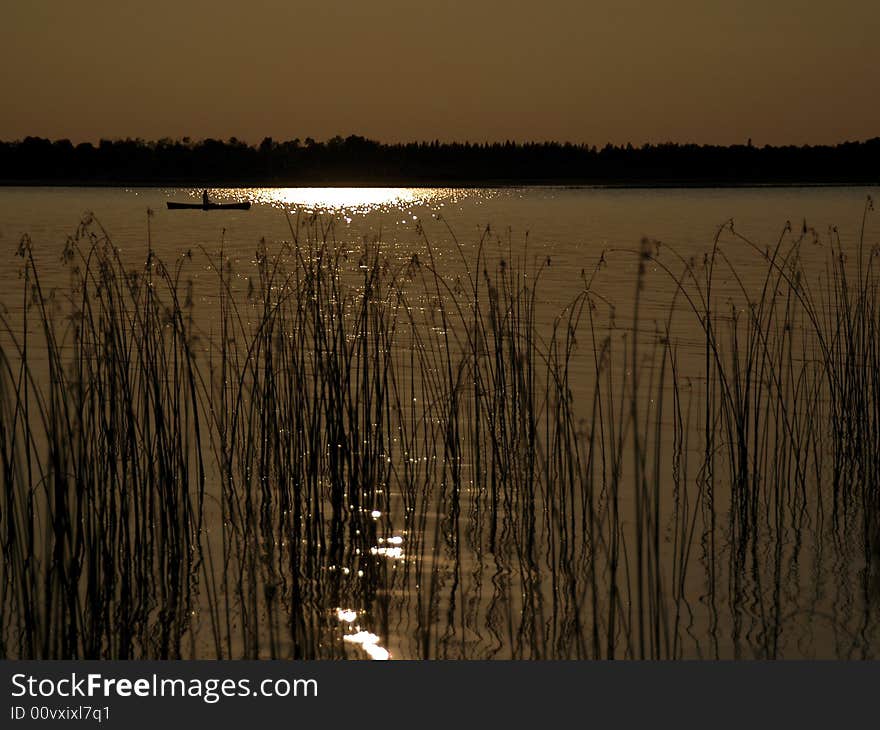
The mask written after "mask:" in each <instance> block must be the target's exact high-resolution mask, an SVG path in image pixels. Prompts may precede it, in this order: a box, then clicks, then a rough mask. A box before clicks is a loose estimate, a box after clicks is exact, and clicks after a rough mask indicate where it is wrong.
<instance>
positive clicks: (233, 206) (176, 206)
mask: <svg viewBox="0 0 880 730" xmlns="http://www.w3.org/2000/svg"><path fill="white" fill-rule="evenodd" d="M250 209H251V204H250V202H249V201H248V202H244V203H172V202H171V201H170V200H169V201H168V210H250Z"/></svg>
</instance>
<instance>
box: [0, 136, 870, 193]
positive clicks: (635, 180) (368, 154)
mask: <svg viewBox="0 0 880 730" xmlns="http://www.w3.org/2000/svg"><path fill="white" fill-rule="evenodd" d="M878 181H880V137H878V138H874V139H870V140H867V141H864V142H845V143H842V144H839V145H836V146H804V147H795V146H783V147H771V146H763V147H757V146H753V145H752V144H751V140H749V143H748V144H744V145H733V146H729V147H722V146H711V145H695V144H672V143H668V144H646V145H643V146H640V147H634V146H632V145H625V146H613V145H610V144H609V145H605V146H604V147H596V146H590V145H585V144H580V145H576V144H563V143H557V142H537V143H526V144H519V143H514V142H500V143H477V144H474V143H467V142H465V143H442V142H436V141H435V142H416V143H407V144H383V143H380V142H376V141H373V140H369V139H365V138H364V137H359V136H354V135H353V136H350V137H346V138H343V137H334V138H332V139H330V140H327V141H325V142H317V141H315V140H313V139H306V140H304V141H301V140H299V139H294V140H290V141H286V142H278V141H275V140H273V139H271V138H268V137H267V138H266V139H264V140H263V141H262V142H261V143H260V144H259V145H256V146H253V145H248V144H245V143H244V142H241V141H239V140H237V139H235V138H231V139H228V140H225V141H223V140H216V139H204V140H199V141H193V140H190V139H188V138H183V139H181V140H171V139H161V140H158V141H155V142H148V141H144V140H141V139H124V140H101V142H100V143H99V144H97V145H93V144H91V143H89V142H84V143H82V144H76V145H75V144H72V143H71V142H70V141H69V140H66V139H62V140H56V141H52V140H47V139H42V138H38V137H27V138H25V139H23V140H20V141H14V142H0V183H5V184H38V183H39V184H96V185H102V184H107V185H112V184H132V185H135V184H145V185H149V184H192V185H215V186H216V185H270V184H271V185H301V184H309V185H314V184H352V185H359V184H364V185H365V184H380V185H382V184H384V185H389V184H440V185H443V184H445V185H462V184H464V185H467V184H473V185H479V184H526V183H534V184H542V183H543V184H605V185H744V184H794V183H836V184H844V183H858V184H873V183H877V182H878Z"/></svg>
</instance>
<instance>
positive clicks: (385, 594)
mask: <svg viewBox="0 0 880 730" xmlns="http://www.w3.org/2000/svg"><path fill="white" fill-rule="evenodd" d="M870 208H872V204H871V202H870V200H869V201H868V204H867V205H866V209H865V216H866V217H867V216H868V215H869V209H870ZM864 230H865V226H864V222H863V224H862V235H861V238H860V240H859V243H858V249H857V250H856V251H845V250H844V247H843V246H842V244H841V243H840V240H839V237H837V236H836V235H835V232H833V231H832V232H830V234H829V236H828V237H827V239H823V238H822V237H820V236H819V235H818V234H817V233H816V232H815V231H812V230H811V229H808V228H807V226H806V225H804V226H803V229H802V230H801V231H799V232H793V231H792V227H791V226H787V227H786V230H785V231H784V232H783V235H782V236H780V238H779V239H778V241H777V242H776V244H775V245H774V246H772V247H769V248H765V247H761V246H759V245H757V244H754V243H752V242H751V241H749V240H748V239H746V238H745V237H743V236H741V235H740V234H739V233H738V232H737V231H736V229H735V227H734V225H733V223H732V222H729V223H727V224H726V225H725V226H724V227H722V228H721V229H720V230H719V232H718V236H717V237H716V239H715V241H714V242H713V244H712V245H711V247H710V248H709V249H708V250H707V251H706V255H705V257H704V258H703V260H702V261H695V260H693V259H686V258H684V257H682V256H679V255H678V254H677V253H676V251H675V250H674V249H672V248H671V247H669V246H666V245H662V246H661V245H658V244H656V243H655V242H651V241H644V242H642V245H641V247H637V248H634V249H633V250H627V251H623V250H608V251H606V252H604V253H603V254H602V256H601V257H600V259H599V261H598V263H597V264H596V265H595V266H594V267H593V268H591V269H590V270H588V271H584V272H583V273H582V279H581V285H580V286H579V290H578V292H576V294H575V295H574V296H572V298H571V301H570V302H568V304H567V305H565V306H564V307H562V308H561V310H560V311H556V312H549V313H548V312H547V311H546V307H545V306H544V305H543V304H542V298H541V297H542V291H543V290H542V287H546V286H547V284H546V277H547V271H548V268H549V267H551V266H552V262H551V260H550V259H548V258H546V257H541V256H534V255H531V257H530V254H529V253H528V250H527V249H524V248H521V247H515V246H513V244H508V251H507V253H506V254H504V255H496V254H495V253H491V254H490V250H493V245H492V241H493V238H492V236H493V234H492V232H491V231H490V230H489V229H487V230H486V232H485V233H484V236H483V238H482V239H481V240H480V241H479V242H478V243H477V244H476V245H475V246H473V247H472V248H466V247H464V246H461V245H457V246H456V248H455V249H454V250H453V251H452V252H451V253H452V255H453V256H458V257H459V260H458V261H457V262H456V266H455V273H454V274H453V273H450V271H451V269H450V268H449V265H448V262H447V261H443V262H442V264H441V262H440V257H439V256H438V252H437V250H436V247H435V246H434V245H432V242H431V240H430V239H429V237H428V236H427V235H426V234H425V232H424V231H423V230H422V229H421V228H419V229H418V231H419V235H420V240H419V241H417V242H415V243H414V248H417V249H418V253H417V254H413V256H412V258H410V259H408V260H402V261H401V260H398V259H394V258H392V257H389V256H388V254H387V253H386V252H385V251H384V250H383V246H382V245H381V243H380V241H379V240H373V241H364V243H363V246H362V248H361V250H360V251H355V252H352V251H350V250H347V249H346V247H344V246H342V245H340V244H339V243H337V242H336V239H335V236H334V227H333V223H332V221H330V220H327V219H324V218H321V217H319V216H307V217H303V218H297V219H291V220H290V232H291V238H290V240H289V241H286V242H282V243H280V244H278V245H277V246H276V250H273V251H270V250H269V246H268V245H267V244H266V243H265V242H261V243H260V245H259V247H258V249H257V251H256V253H255V255H254V258H253V262H252V263H251V264H250V265H249V266H248V267H246V270H244V271H240V270H237V269H236V267H235V266H234V265H233V262H232V259H231V257H230V256H229V254H228V252H227V251H225V250H224V247H223V246H222V245H221V246H220V250H219V251H216V252H208V251H206V250H199V251H196V252H194V253H190V252H187V253H186V254H185V255H182V256H181V257H180V258H179V259H177V260H176V261H173V262H163V261H161V260H160V259H159V258H158V257H157V256H156V255H155V253H154V251H153V248H152V245H151V243H150V241H149V235H148V253H147V256H146V259H145V261H144V262H143V264H142V265H141V266H139V267H137V268H135V269H132V268H131V267H130V266H129V264H128V263H127V262H125V261H123V257H122V255H121V254H120V252H119V251H118V250H117V249H116V248H115V247H114V245H113V243H112V242H111V240H110V238H109V236H108V235H107V234H106V232H105V231H103V229H102V228H101V227H100V225H99V224H98V223H97V222H96V221H95V220H94V219H92V218H91V217H89V218H87V219H86V220H85V221H84V222H83V223H82V225H81V226H80V227H79V229H78V230H77V232H76V234H75V235H73V236H72V237H71V238H70V240H69V241H68V243H67V245H66V247H65V249H64V253H63V259H64V262H65V265H66V266H67V268H68V269H69V273H70V281H71V283H70V286H69V288H67V289H66V290H64V291H52V292H50V291H47V290H46V289H45V288H44V286H43V284H42V282H41V278H40V267H39V266H38V265H37V263H36V258H35V255H34V251H33V247H32V245H31V242H30V240H29V239H28V238H24V239H23V240H22V242H21V246H20V248H19V252H18V253H19V256H20V257H21V271H22V278H21V283H22V286H21V291H20V307H16V308H15V309H14V310H10V311H5V312H3V313H2V318H0V344H2V348H0V469H2V476H0V544H2V561H0V581H2V586H3V591H2V595H0V656H3V657H7V658H117V659H130V658H181V657H182V658H196V657H198V658H238V657H247V658H262V657H267V658H335V657H340V658H341V657H345V656H357V655H358V654H357V653H356V652H357V649H356V648H354V647H353V646H352V645H351V644H350V643H349V642H346V641H344V640H343V639H344V637H345V636H346V635H350V634H351V632H352V631H354V629H355V628H357V629H360V630H364V631H370V632H374V633H375V634H377V635H378V636H379V637H381V640H382V641H383V642H386V643H387V644H388V646H389V647H390V650H391V653H392V656H395V657H398V656H400V657H412V658H492V657H507V658H523V659H525V658H535V659H569V658H570V659H575V658H577V659H599V658H602V659H605V658H607V659H611V658H626V659H643V658H664V659H665V658H669V659H679V658H781V657H801V656H806V657H875V656H877V655H878V653H880V651H878V649H880V642H878V632H877V629H878V622H877V611H876V610H875V607H876V605H877V587H878V585H877V576H878V575H880V521H878V504H877V503H878V485H880V350H878V348H880V344H878V343H880V299H878V285H880V276H878V270H877V263H876V259H877V254H878V248H877V247H876V246H873V247H872V246H869V245H868V244H867V243H866V242H865V241H864V237H865V236H864ZM816 246H819V247H821V251H822V257H823V259H824V264H825V266H824V269H823V268H820V269H816V268H810V267H808V266H807V265H805V264H804V262H803V259H804V255H805V251H806V249H807V248H810V250H811V251H812V250H813V249H815V248H816ZM515 249H517V250H518V251H519V253H514V250H515ZM733 251H736V253H737V256H739V255H742V254H743V252H749V255H750V256H751V257H752V259H753V261H757V262H758V263H759V265H760V267H761V268H760V270H761V271H762V272H763V273H762V275H761V277H760V279H759V280H758V285H757V286H755V282H754V281H752V280H749V281H746V280H745V279H744V278H743V277H742V276H740V275H739V273H738V270H737V267H736V266H735V265H734V263H733V259H734V258H735V257H734V256H733V255H732V253H731V252H733ZM446 254H447V259H448V257H449V252H448V251H447V252H446ZM196 261H197V262H198V263H194V262H196ZM618 265H627V266H632V267H633V271H634V277H633V280H632V292H631V301H630V302H628V304H627V306H628V307H629V306H631V307H632V312H631V314H630V313H629V312H628V313H627V316H626V318H625V321H620V318H619V317H618V316H617V315H616V313H615V312H614V311H613V309H614V308H613V307H612V305H613V304H614V303H613V302H611V301H610V300H609V298H608V296H607V295H603V294H601V293H600V289H601V287H600V286H599V282H601V280H602V277H603V276H604V275H605V274H606V271H607V269H606V267H612V266H618ZM206 267H207V268H209V269H210V272H211V273H210V274H209V276H210V277H213V278H212V279H211V282H212V283H211V285H210V286H208V285H205V284H204V275H203V276H202V277H200V278H199V281H198V282H197V283H196V284H194V282H193V273H192V272H193V270H194V269H196V268H198V269H201V270H202V271H204V269H205V268H206ZM658 276H659V277H661V278H662V279H663V280H664V281H665V282H666V284H667V285H668V286H669V289H668V291H669V292H670V295H669V296H670V299H669V302H668V309H667V314H666V317H665V320H664V321H661V322H653V323H651V324H648V322H647V321H646V320H645V318H644V316H643V314H642V311H643V307H644V298H645V297H646V296H648V295H649V294H651V289H650V285H649V283H648V282H649V280H650V281H654V280H655V279H656V277H658ZM651 277H653V278H651ZM722 282H726V283H722ZM199 287H201V288H199ZM722 289H723V293H721V291H722ZM196 300H198V301H199V304H196V303H195V302H196ZM392 537H393V540H392V539H391V538H392ZM392 544H394V545H402V547H401V548H399V549H396V550H391V549H389V546H390V545H392ZM343 609H345V610H352V611H353V615H355V616H356V617H357V618H356V620H355V621H348V620H346V621H342V620H341V619H340V618H339V617H340V616H342V615H343Z"/></svg>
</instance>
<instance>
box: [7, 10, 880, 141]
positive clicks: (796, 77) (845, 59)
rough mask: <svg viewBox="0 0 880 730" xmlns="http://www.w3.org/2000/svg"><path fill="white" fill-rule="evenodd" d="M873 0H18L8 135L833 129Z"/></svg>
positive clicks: (870, 112) (877, 38) (873, 81)
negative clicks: (211, 0)
mask: <svg viewBox="0 0 880 730" xmlns="http://www.w3.org/2000/svg"><path fill="white" fill-rule="evenodd" d="M878 77H880V3H878V2H877V1H876V0H870V1H869V0H843V2H836V3H828V2H810V1H809V0H801V1H800V2H794V1H793V0H726V1H725V2H717V1H716V0H662V1H661V0H638V1H636V0H581V1H580V2H575V1H573V0H540V1H533V2H523V1H522V0H504V1H501V0H447V1H445V2H424V1H422V2H403V0H374V1H373V2H370V0H357V1H345V2H343V1H341V0H310V1H308V2H304V1H303V0H288V1H287V2H284V1H282V0H236V1H235V2H231V1H230V0H214V1H213V2H204V1H203V0H175V1H173V2H172V1H171V0H141V1H138V2H134V1H132V0H76V2H71V1H70V0H13V1H10V2H5V3H4V4H3V8H2V9H0V100H2V104H0V109H2V111H0V139H17V138H21V137H24V136H26V135H38V136H45V137H51V138H64V137H66V138H70V139H71V140H73V141H74V142H78V141H83V140H97V139H99V138H101V137H112V138H116V137H143V138H146V139H158V138H160V137H172V138H178V137H183V136H190V137H192V138H194V139H200V138H203V137H220V138H224V139H225V138H228V137H231V136H236V137H238V138H240V139H243V140H245V141H248V142H252V143H254V142H259V141H260V140H261V139H262V138H263V137H264V136H272V137H274V138H276V139H290V138H293V137H300V138H302V139H304V138H305V137H308V136H311V137H314V138H316V139H326V138H328V137H331V136H333V135H336V134H341V135H343V136H345V135H348V134H361V135H364V136H367V137H372V138H375V139H379V140H382V141H388V142H392V141H401V140H402V141H407V140H416V139H435V138H437V139H441V140H471V141H485V140H505V139H514V140H518V141H527V140H545V139H555V140H568V141H573V142H586V143H590V144H597V145H601V144H604V143H605V142H608V141H610V142H613V143H623V142H628V141H631V142H633V143H635V144H640V143H642V142H661V141H667V140H671V141H678V142H684V141H694V142H699V143H722V144H729V143H739V142H745V141H746V139H747V138H749V137H751V138H752V139H753V140H754V142H755V144H765V143H769V144H788V143H791V144H804V143H812V144H818V143H834V142H838V141H842V140H846V139H865V138H868V137H874V136H878V135H880V93H877V87H878Z"/></svg>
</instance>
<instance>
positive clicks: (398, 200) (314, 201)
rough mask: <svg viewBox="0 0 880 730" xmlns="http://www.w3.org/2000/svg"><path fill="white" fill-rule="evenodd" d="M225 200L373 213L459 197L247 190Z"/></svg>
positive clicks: (418, 192)
mask: <svg viewBox="0 0 880 730" xmlns="http://www.w3.org/2000/svg"><path fill="white" fill-rule="evenodd" d="M218 194H219V195H220V196H222V197H223V198H227V197H229V198H232V197H235V196H239V197H247V199H249V200H251V201H252V202H253V203H256V204H258V205H267V206H271V207H273V208H278V209H281V210H287V211H289V210H294V209H297V208H299V209H304V210H307V211H311V212H321V213H336V214H340V213H342V214H349V213H361V214H363V213H370V212H374V211H379V210H386V209H391V208H397V209H400V208H405V207H407V206H410V205H434V204H439V203H441V202H442V201H443V200H444V199H446V198H450V197H455V191H453V190H448V189H443V188H336V187H332V188H246V189H241V188H238V189H229V190H221V191H218Z"/></svg>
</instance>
